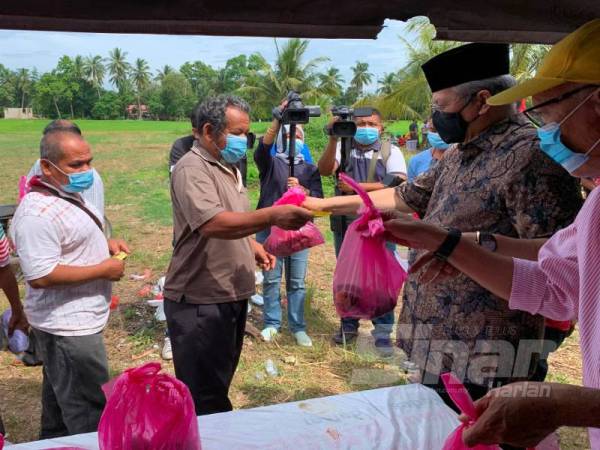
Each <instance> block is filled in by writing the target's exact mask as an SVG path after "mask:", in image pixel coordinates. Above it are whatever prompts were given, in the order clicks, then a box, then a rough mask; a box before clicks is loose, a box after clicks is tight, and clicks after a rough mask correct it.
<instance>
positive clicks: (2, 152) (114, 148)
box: [0, 120, 588, 449]
mask: <svg viewBox="0 0 600 450" xmlns="http://www.w3.org/2000/svg"><path fill="white" fill-rule="evenodd" d="M45 124H46V121H7V120H0V161H1V168H2V177H0V203H2V204H4V203H14V201H15V199H16V196H17V182H18V178H19V176H20V175H24V174H26V173H27V172H28V171H29V168H30V167H31V165H32V164H33V162H34V161H35V160H36V159H37V157H38V146H39V140H40V134H41V130H42V129H43V127H44V126H45ZM78 124H79V125H80V127H81V128H82V130H83V132H84V134H85V137H86V138H87V139H88V140H89V142H90V143H91V145H92V151H93V153H94V157H95V160H94V165H95V166H96V168H97V169H98V171H99V172H100V173H101V174H102V176H103V178H104V183H105V187H106V205H107V207H106V213H107V216H108V217H109V218H110V220H111V221H112V223H113V225H114V234H115V235H116V236H118V237H123V238H125V239H126V240H127V241H128V242H130V244H131V246H132V248H133V254H132V256H131V258H129V259H128V260H127V272H126V277H125V278H124V281H122V282H119V283H117V284H115V288H114V291H115V294H116V295H118V296H119V297H120V300H121V303H120V306H119V308H118V309H117V310H116V311H115V312H114V313H113V314H112V315H111V319H110V323H109V326H108V329H107V330H106V332H105V339H106V345H107V348H108V353H109V362H110V369H111V373H112V374H118V373H120V372H121V371H122V370H124V369H125V368H128V367H131V366H136V365H140V364H142V363H143V362H146V361H150V360H157V359H160V356H159V352H160V350H159V347H158V345H161V344H162V338H163V332H164V325H163V324H161V323H157V322H156V321H155V320H154V319H153V309H152V308H150V307H149V306H147V305H146V302H145V300H142V299H140V298H139V297H138V295H137V293H138V291H139V290H140V289H141V288H143V287H144V285H145V282H144V281H132V280H130V279H129V275H130V274H134V273H141V272H142V271H143V270H144V269H146V268H149V269H151V270H152V271H153V277H152V280H151V281H155V280H156V279H157V278H158V277H160V276H161V275H162V274H164V272H165V270H166V267H167V265H168V262H169V259H170V256H171V233H172V229H171V225H172V219H171V208H170V198H169V191H168V173H167V158H168V152H169V149H170V146H171V144H172V142H173V141H174V140H175V139H176V138H178V137H180V136H183V135H185V134H188V133H189V126H188V124H187V123H184V122H137V121H85V120H83V121H78ZM266 126H267V124H265V123H262V124H253V126H252V129H253V131H255V132H257V133H261V132H264V130H265V129H266ZM391 126H392V127H393V129H394V130H396V129H398V130H400V129H403V128H404V127H407V126H408V124H407V123H405V122H403V123H396V124H391ZM392 127H390V128H392ZM320 129H322V124H321V123H317V124H315V125H314V130H307V131H309V132H308V133H307V135H308V137H307V143H308V144H309V146H310V147H311V149H312V151H313V155H314V156H315V157H316V158H318V154H319V151H318V150H317V149H318V148H320V147H322V145H323V142H324V138H323V137H322V136H320V135H318V134H317V131H318V130H320ZM249 160H251V158H249ZM327 186H328V188H327V189H326V190H327V191H328V192H331V186H332V182H331V180H329V181H327ZM249 187H250V191H251V196H252V198H253V199H256V198H257V172H256V168H251V169H250V170H249ZM318 225H319V227H320V228H321V229H322V230H323V232H324V233H325V234H328V233H327V230H328V222H327V221H326V220H324V219H319V220H318ZM334 266H335V257H334V253H333V249H332V246H331V245H330V244H326V245H323V246H320V247H317V248H315V249H313V250H312V251H311V256H310V263H309V273H308V280H307V284H308V290H307V291H308V295H307V307H306V316H307V322H308V333H309V334H310V335H311V336H312V337H313V340H314V344H315V345H314V348H313V349H299V348H298V347H297V346H295V345H294V344H293V338H292V337H291V336H290V335H289V333H287V332H284V333H283V334H282V336H281V337H280V339H278V340H277V341H276V342H275V343H273V344H266V343H263V342H260V341H257V340H254V339H251V338H247V339H246V342H245V347H244V351H243V355H242V359H241V362H240V366H239V370H238V372H237V374H236V376H235V379H234V383H233V386H232V392H231V398H232V401H233V403H234V405H235V407H236V408H250V407H255V406H260V405H267V404H272V403H279V402H286V401H293V400H302V399H306V398H312V397H319V396H326V395H333V394H338V393H342V392H348V391H355V390H360V389H370V388H375V387H379V386H385V385H393V384H399V383H404V382H405V381H406V378H405V374H404V373H403V372H402V371H401V370H400V368H399V362H400V361H401V360H402V355H401V354H400V353H399V352H398V353H397V354H396V355H395V356H394V357H393V358H391V359H386V360H382V359H380V358H378V357H377V356H376V355H375V353H374V352H373V350H372V348H371V341H370V338H369V333H368V330H369V327H370V324H369V326H367V324H363V325H362V329H361V333H362V334H361V338H360V339H359V343H358V344H357V345H356V346H352V347H350V348H348V349H342V348H338V347H335V346H332V345H331V344H330V337H331V335H332V334H333V333H334V332H335V330H336V329H337V326H338V320H337V318H336V315H335V312H334V309H333V305H332V299H331V292H330V291H331V276H332V273H333V269H334ZM6 305H7V302H6V299H5V298H4V297H3V294H1V295H0V310H3V309H4V308H5V307H6ZM252 317H253V319H254V320H253V321H254V323H255V324H256V325H257V326H258V327H259V328H260V326H261V323H260V317H261V314H260V310H259V309H258V308H255V309H254V311H253V315H252ZM288 356H294V357H295V362H294V363H292V364H286V363H284V361H283V360H284V358H285V357H288ZM268 358H271V359H273V360H274V361H275V362H276V364H277V365H278V368H279V370H280V372H281V376H279V377H277V378H265V379H259V378H260V377H257V373H262V372H263V366H264V362H265V360H266V359H268ZM163 367H164V368H165V369H166V370H168V371H171V372H172V371H173V367H172V364H170V363H166V362H163ZM550 371H551V379H552V380H553V381H558V382H571V383H580V378H581V359H580V356H579V346H578V344H577V337H576V335H575V336H573V337H571V338H570V339H569V340H568V342H567V343H566V345H564V346H563V347H562V348H561V349H560V350H559V351H558V352H557V353H555V354H554V355H553V357H552V360H551V369H550ZM40 391H41V370H40V368H27V367H24V366H22V365H21V364H19V363H17V362H15V359H14V358H13V357H12V356H11V355H10V354H9V353H6V352H2V353H0V409H1V410H2V415H3V417H4V421H5V425H6V427H7V431H8V435H9V436H8V438H9V440H11V441H13V442H23V441H28V440H33V439H35V438H36V436H37V433H38V429H39V416H40ZM561 437H562V440H563V447H562V448H567V449H584V448H587V446H588V444H587V438H586V435H585V433H584V432H582V431H581V430H571V429H569V430H562V432H561Z"/></svg>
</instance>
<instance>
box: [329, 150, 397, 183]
mask: <svg viewBox="0 0 600 450" xmlns="http://www.w3.org/2000/svg"><path fill="white" fill-rule="evenodd" d="M377 153H378V159H381V160H383V155H382V154H381V151H379V152H377ZM350 157H351V158H356V159H362V158H365V159H368V160H371V159H372V158H373V150H369V151H368V152H365V153H363V152H361V151H359V150H357V149H356V148H353V149H352V150H351V151H350ZM335 160H336V162H337V163H338V165H339V164H340V161H341V160H342V144H341V142H338V144H337V148H336V149H335ZM385 172H386V173H389V174H395V175H400V174H403V175H406V173H407V170H406V160H405V159H404V155H403V154H402V151H401V150H400V148H399V147H397V146H395V145H394V144H392V145H391V146H390V157H389V158H388V160H387V163H386V165H385Z"/></svg>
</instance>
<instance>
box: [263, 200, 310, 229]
mask: <svg viewBox="0 0 600 450" xmlns="http://www.w3.org/2000/svg"><path fill="white" fill-rule="evenodd" d="M312 218H313V215H312V213H311V212H310V211H309V210H308V209H306V208H301V207H299V206H293V205H281V206H274V207H273V225H276V226H278V227H279V228H282V229H284V230H297V229H298V228H300V227H302V226H303V225H304V224H305V223H306V222H308V221H309V220H311V219H312Z"/></svg>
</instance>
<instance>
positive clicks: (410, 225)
mask: <svg viewBox="0 0 600 450" xmlns="http://www.w3.org/2000/svg"><path fill="white" fill-rule="evenodd" d="M383 222H384V223H383V224H384V226H385V230H386V239H387V240H388V241H391V242H395V243H397V244H400V245H403V246H405V247H410V248H413V249H417V250H423V249H424V250H429V251H430V252H434V251H436V250H437V249H438V248H439V247H440V245H442V243H443V242H444V239H446V236H447V235H448V232H447V231H446V230H444V229H443V228H441V227H438V226H435V225H430V224H428V223H426V222H423V221H422V220H417V219H414V218H413V217H412V216H410V215H408V214H402V213H399V212H397V211H386V212H384V213H383Z"/></svg>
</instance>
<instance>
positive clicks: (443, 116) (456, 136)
mask: <svg viewBox="0 0 600 450" xmlns="http://www.w3.org/2000/svg"><path fill="white" fill-rule="evenodd" d="M472 99H473V96H471V97H470V98H469V100H468V101H467V103H465V106H463V107H462V108H461V109H460V111H458V112H453V113H446V112H442V111H434V112H433V114H432V115H431V120H432V122H433V126H434V127H435V130H436V131H437V132H438V134H439V135H440V137H441V138H442V140H443V141H444V142H445V143H446V144H454V143H457V142H458V143H460V142H464V140H465V136H466V135H467V128H468V127H469V123H470V122H467V121H466V120H465V119H463V117H462V115H461V114H460V113H461V112H462V111H463V109H465V108H466V107H467V106H468V105H469V103H471V100H472Z"/></svg>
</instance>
